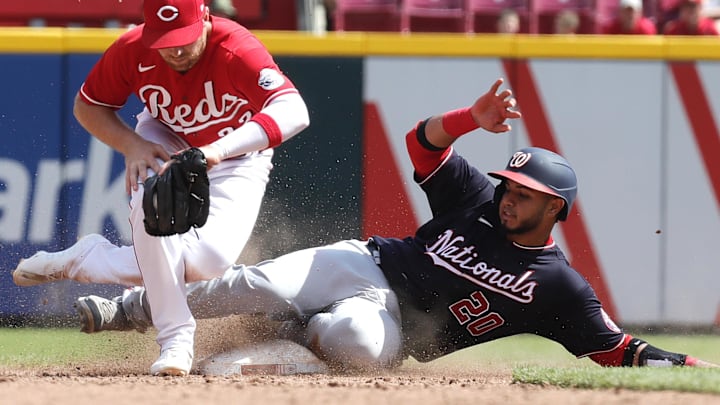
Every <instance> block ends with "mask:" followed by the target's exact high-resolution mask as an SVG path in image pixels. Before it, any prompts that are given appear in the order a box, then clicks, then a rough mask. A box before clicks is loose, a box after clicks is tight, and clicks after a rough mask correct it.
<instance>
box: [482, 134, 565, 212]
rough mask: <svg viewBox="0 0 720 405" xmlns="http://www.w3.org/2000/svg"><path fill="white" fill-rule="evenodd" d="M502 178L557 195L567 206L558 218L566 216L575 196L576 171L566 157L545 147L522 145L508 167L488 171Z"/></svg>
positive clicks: (491, 174)
mask: <svg viewBox="0 0 720 405" xmlns="http://www.w3.org/2000/svg"><path fill="white" fill-rule="evenodd" d="M488 174H489V175H490V176H492V177H495V178H496V179H500V180H505V179H508V180H512V181H514V182H517V183H520V184H522V185H523V186H525V187H528V188H531V189H533V190H537V191H541V192H543V193H546V194H550V195H554V196H556V197H560V198H562V199H563V200H565V207H564V208H563V210H562V211H561V212H560V214H559V215H558V219H559V220H561V221H564V220H565V219H567V216H568V213H569V212H570V208H571V207H572V204H573V201H575V196H576V195H577V178H576V177H575V171H574V170H573V169H572V167H570V163H568V161H567V160H565V158H564V157H562V156H560V155H558V154H557V153H555V152H551V151H549V150H547V149H543V148H534V147H532V148H523V149H520V150H519V151H517V152H515V153H514V154H513V155H512V157H511V158H510V161H509V162H508V164H507V167H505V170H499V171H495V172H490V173H488Z"/></svg>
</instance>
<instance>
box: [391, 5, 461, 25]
mask: <svg viewBox="0 0 720 405" xmlns="http://www.w3.org/2000/svg"><path fill="white" fill-rule="evenodd" d="M465 20H466V19H465V0H403V1H402V7H401V11H400V29H401V30H402V31H403V32H412V31H417V32H465V30H466V29H467V27H466V21H465Z"/></svg>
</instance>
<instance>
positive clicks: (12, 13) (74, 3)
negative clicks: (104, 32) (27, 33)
mask: <svg viewBox="0 0 720 405" xmlns="http://www.w3.org/2000/svg"><path fill="white" fill-rule="evenodd" d="M5 22H8V24H12V25H17V23H18V22H23V25H30V24H31V23H32V24H35V25H45V26H87V27H103V26H113V25H118V26H122V25H128V24H140V23H142V22H143V15H142V0H122V1H120V0H90V1H78V0H33V1H2V2H0V25H4V24H5Z"/></svg>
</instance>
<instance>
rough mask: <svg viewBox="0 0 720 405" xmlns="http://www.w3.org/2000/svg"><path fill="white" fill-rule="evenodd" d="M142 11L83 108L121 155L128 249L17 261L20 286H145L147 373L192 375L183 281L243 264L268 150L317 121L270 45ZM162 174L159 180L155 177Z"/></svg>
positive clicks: (89, 240)
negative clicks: (150, 344)
mask: <svg viewBox="0 0 720 405" xmlns="http://www.w3.org/2000/svg"><path fill="white" fill-rule="evenodd" d="M143 12H144V17H145V23H144V24H143V25H140V26H138V27H136V28H134V29H132V30H130V31H128V32H127V33H125V34H123V35H122V36H121V37H120V38H119V39H118V40H117V41H115V42H114V43H113V44H112V45H111V46H110V47H109V48H108V49H107V50H106V51H105V53H104V54H103V55H102V57H101V58H100V60H99V61H98V62H97V64H96V65H95V66H94V67H93V68H92V70H91V72H90V73H89V75H88V76H87V78H86V80H85V82H84V83H83V84H82V87H81V88H80V91H79V93H78V95H77V97H76V101H75V107H74V113H75V116H76V118H77V119H78V121H79V122H80V124H82V126H83V127H84V128H85V129H86V130H87V131H88V132H89V133H91V134H92V135H93V136H94V137H96V138H97V139H99V140H100V141H102V142H104V143H105V144H107V145H109V146H110V147H112V148H113V149H115V150H117V151H118V152H120V153H122V154H123V155H124V156H125V164H126V186H127V190H128V193H129V194H130V196H131V199H130V217H129V220H130V223H131V226H132V238H133V245H132V246H121V247H119V246H114V245H112V244H111V243H110V242H108V241H107V240H106V239H105V238H103V237H102V236H100V235H88V236H85V237H83V238H81V239H80V240H79V241H78V242H77V243H76V244H75V245H73V246H72V247H70V248H69V249H67V250H64V251H61V252H55V253H47V252H38V253H37V254H35V255H34V256H32V257H31V258H29V259H26V260H23V261H21V262H20V264H19V265H18V267H17V268H16V269H15V271H14V272H13V280H14V282H15V283H16V284H17V285H20V286H32V285H37V284H40V283H43V282H47V281H52V280H56V279H65V278H67V279H73V280H77V281H80V282H96V283H116V284H123V285H127V286H137V285H143V284H144V286H145V288H146V289H147V301H148V303H149V304H150V305H151V306H152V308H153V321H154V325H155V327H156V328H157V330H158V335H157V342H158V344H159V345H160V349H161V352H160V356H159V358H158V359H157V361H156V362H155V363H154V364H152V366H151V368H150V372H151V374H155V375H185V374H187V373H188V372H189V371H190V368H191V366H192V359H193V346H194V332H195V327H196V324H195V319H194V318H193V316H192V314H191V312H190V310H189V308H188V305H187V300H186V284H185V283H186V282H190V281H196V280H204V279H210V278H212V277H216V276H219V275H222V274H223V272H224V271H225V270H227V269H228V267H230V266H231V265H232V264H233V263H235V261H236V260H237V258H238V257H239V255H240V253H241V251H242V249H243V247H244V245H245V243H246V242H247V240H248V238H249V237H250V234H251V232H252V228H253V227H254V224H255V221H256V218H257V215H258V212H259V208H260V204H261V200H262V197H263V195H264V193H265V188H266V185H267V182H268V179H269V172H270V170H271V168H272V163H271V158H272V148H273V147H275V146H277V145H279V144H280V143H282V142H284V141H286V140H288V139H289V138H290V137H292V136H294V135H296V134H297V133H299V132H300V131H301V130H303V129H304V128H306V127H307V126H308V124H309V118H308V111H307V107H306V105H305V102H304V101H303V99H302V97H301V96H300V94H299V93H298V90H297V89H296V88H295V87H294V85H293V83H292V82H291V81H290V80H289V79H288V78H287V77H285V75H284V74H283V73H282V72H281V71H280V70H279V68H278V66H277V65H276V63H275V62H274V60H273V58H272V57H271V55H270V54H269V53H268V51H267V49H266V48H265V47H264V46H263V44H262V43H260V41H259V40H258V39H257V38H256V37H255V36H254V35H252V34H251V33H250V32H248V31H247V30H246V29H245V28H243V27H242V26H240V25H238V24H236V23H235V22H232V21H230V20H227V19H223V18H219V17H215V16H210V14H209V11H208V8H207V7H206V6H205V4H204V1H203V0H145V2H144V5H143ZM133 93H134V94H135V95H136V96H137V97H138V98H139V99H140V100H141V101H142V102H143V103H144V105H145V109H144V110H143V111H142V112H141V113H140V114H139V115H138V116H137V119H138V122H137V125H136V126H135V129H134V130H133V129H131V128H129V127H128V126H127V125H126V124H125V123H124V122H123V121H121V119H120V118H119V117H118V116H117V114H116V110H118V109H120V108H121V107H122V106H123V105H124V104H125V102H126V100H127V98H128V97H129V96H130V95H131V94H133ZM171 156H172V157H173V158H172V159H171ZM172 165H180V166H176V167H172V168H171V166H172ZM156 174H161V175H163V176H164V177H162V178H161V179H159V180H158V181H154V180H155V179H156V177H154V176H152V175H156ZM150 178H152V179H153V182H152V184H153V191H152V194H150V197H149V198H147V199H146V200H145V202H144V204H143V197H144V196H147V195H148V194H147V193H144V191H145V190H144V189H145V188H146V187H145V185H144V183H147V182H148V180H149V179H150ZM178 184H179V185H178ZM155 187H157V190H155ZM175 187H178V188H177V189H176V188H175ZM208 188H209V190H208ZM178 195H179V196H180V197H177V196H178ZM173 196H175V197H173ZM168 198H170V199H171V200H168ZM168 207H169V208H168ZM148 210H149V211H148ZM188 210H189V211H191V213H190V214H188ZM168 211H171V212H168ZM192 212H194V214H193V213H192ZM149 213H151V214H149ZM188 215H189V216H193V215H195V216H196V217H197V218H186V217H185V216H188ZM188 229H189V231H188Z"/></svg>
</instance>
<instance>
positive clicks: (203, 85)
mask: <svg viewBox="0 0 720 405" xmlns="http://www.w3.org/2000/svg"><path fill="white" fill-rule="evenodd" d="M211 18H212V31H211V33H210V35H209V37H208V43H207V47H206V48H205V52H204V53H203V55H202V56H201V58H200V60H199V61H198V62H197V64H196V65H195V66H193V67H192V68H191V69H190V70H189V71H187V72H185V73H180V72H176V71H175V70H173V69H171V68H170V66H168V65H167V64H166V63H165V61H164V60H163V59H162V58H161V57H160V54H159V53H158V51H157V50H154V49H149V48H146V47H145V46H144V45H143V44H142V41H141V35H142V29H143V26H142V25H141V26H138V27H136V28H134V29H132V30H130V31H129V32H127V33H125V34H124V35H122V36H121V37H120V38H119V39H118V40H117V41H115V43H113V44H112V45H111V46H110V47H109V48H108V49H107V51H106V52H105V53H104V54H103V56H102V58H101V59H100V60H99V61H98V63H97V64H96V65H95V66H94V67H93V69H92V70H91V71H90V74H89V75H88V77H87V79H86V80H85V83H83V85H82V87H81V89H80V95H81V97H82V99H83V100H84V101H85V102H87V103H89V104H96V105H102V106H106V107H111V108H117V109H119V108H121V107H122V106H123V105H124V104H125V103H126V101H127V98H128V97H129V96H130V94H133V93H134V94H135V95H137V97H138V98H139V99H140V101H141V102H142V103H143V104H145V106H146V108H147V110H148V112H149V113H150V114H151V115H152V116H153V117H154V118H156V119H158V120H160V121H161V122H162V123H164V124H165V125H167V126H168V127H169V128H170V129H172V130H173V131H174V132H175V133H176V134H177V135H178V136H180V137H182V138H183V139H185V141H187V143H188V144H190V145H192V146H203V145H207V144H209V143H212V142H214V141H215V140H217V139H218V138H221V137H223V136H225V135H227V134H229V133H230V132H232V131H233V130H235V129H237V128H238V127H239V126H241V125H243V124H244V123H246V122H247V121H249V120H250V118H252V116H253V115H254V114H256V113H257V112H259V111H260V110H261V109H262V108H263V107H264V106H266V105H267V104H268V103H269V102H270V101H271V100H272V99H273V98H275V97H277V96H279V95H281V94H287V93H297V89H295V86H294V85H293V83H292V82H291V81H290V80H289V79H288V78H287V77H285V75H284V74H283V73H282V72H281V71H280V69H279V68H278V66H277V64H276V63H275V61H274V60H273V58H272V56H271V55H270V53H269V52H268V51H267V49H266V48H265V46H264V45H263V44H262V43H261V42H260V41H259V40H258V39H257V38H256V37H255V36H254V35H253V34H252V33H250V32H249V31H248V30H247V29H245V28H243V27H242V26H240V25H238V24H236V23H234V22H232V21H229V20H226V19H223V18H219V17H211Z"/></svg>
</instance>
